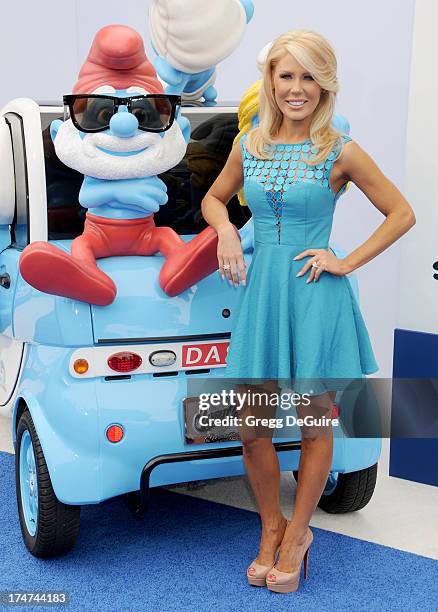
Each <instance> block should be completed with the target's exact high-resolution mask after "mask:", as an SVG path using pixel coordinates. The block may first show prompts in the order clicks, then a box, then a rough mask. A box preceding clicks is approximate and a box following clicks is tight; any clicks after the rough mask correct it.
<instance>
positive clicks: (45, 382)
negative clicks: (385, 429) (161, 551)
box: [18, 345, 380, 504]
mask: <svg viewBox="0 0 438 612" xmlns="http://www.w3.org/2000/svg"><path fill="white" fill-rule="evenodd" d="M71 352H72V351H71V349H62V348H56V347H44V346H41V345H33V346H31V347H30V348H29V355H28V358H27V360H26V366H25V368H24V371H23V375H22V377H21V383H20V388H19V389H18V396H19V397H21V398H23V400H24V401H25V402H26V404H27V406H28V408H29V410H30V412H31V415H32V418H33V420H34V423H35V427H36V430H37V433H38V435H39V438H40V442H41V445H42V448H43V451H44V455H45V458H46V462H47V466H48V469H49V473H50V477H51V479H52V485H53V488H54V491H55V494H56V495H57V497H58V499H59V500H60V501H62V502H64V503H66V504H93V503H99V502H101V501H104V500H106V499H110V498H112V497H116V496H118V495H123V494H125V493H129V492H133V491H139V490H141V491H143V494H145V497H146V498H147V492H148V491H149V488H150V487H156V486H164V485H171V484H177V483H181V482H188V481H195V480H207V479H212V478H221V477H229V476H238V475H241V474H243V473H244V465H243V461H242V445H241V444H240V443H239V442H220V443H219V442H215V443H208V444H199V445H198V444H196V445H193V444H190V445H188V444H186V443H185V438H184V413H183V400H184V398H185V397H186V396H187V380H188V377H187V376H186V374H185V373H184V372H179V373H178V374H177V375H176V376H173V377H169V378H154V377H152V375H148V374H146V375H138V376H133V377H132V378H131V379H130V380H113V381H106V380H105V379H104V378H102V377H101V378H92V379H87V380H77V379H74V378H72V377H71V376H69V374H68V368H69V363H70V357H71ZM213 372H214V373H215V375H219V374H220V372H219V371H218V369H216V370H215V371H214V370H212V371H211V374H210V375H212V374H213ZM112 424H120V425H122V426H123V429H124V432H125V435H124V438H123V439H122V441H121V442H119V443H117V444H112V443H111V442H109V441H108V439H107V438H106V435H105V432H106V430H107V428H108V427H109V426H110V425H112ZM297 440H298V436H295V435H290V436H289V437H288V438H286V439H283V440H280V441H279V439H278V438H277V439H274V442H275V443H276V446H277V448H278V450H280V451H281V452H279V462H280V469H281V470H283V471H286V470H295V469H297V468H298V463H299V457H300V448H301V446H300V442H299V441H297ZM379 453H380V440H346V439H345V438H343V437H336V438H335V440H334V452H333V462H332V470H334V471H339V472H345V471H355V470H358V469H363V468H365V467H369V466H370V465H372V464H373V463H375V462H376V461H377V459H378V456H379Z"/></svg>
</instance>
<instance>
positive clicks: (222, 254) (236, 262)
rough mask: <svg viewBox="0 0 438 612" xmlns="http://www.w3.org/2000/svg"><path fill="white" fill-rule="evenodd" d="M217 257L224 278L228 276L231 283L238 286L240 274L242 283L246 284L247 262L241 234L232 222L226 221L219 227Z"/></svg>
mask: <svg viewBox="0 0 438 612" xmlns="http://www.w3.org/2000/svg"><path fill="white" fill-rule="evenodd" d="M217 258H218V262H219V274H220V275H221V276H222V280H223V279H224V278H225V276H226V277H227V278H228V280H229V282H230V283H234V286H235V287H238V286H239V274H240V279H241V281H242V285H244V286H245V285H246V264H245V260H244V258H243V251H242V246H241V244H240V235H239V232H238V231H237V229H236V228H235V227H234V225H233V224H232V223H226V224H225V225H223V226H221V227H219V228H218V245H217Z"/></svg>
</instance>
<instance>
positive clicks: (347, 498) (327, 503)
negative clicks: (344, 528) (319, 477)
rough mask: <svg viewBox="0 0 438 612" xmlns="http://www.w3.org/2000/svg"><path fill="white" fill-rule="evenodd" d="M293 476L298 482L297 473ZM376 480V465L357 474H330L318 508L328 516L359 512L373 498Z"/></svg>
mask: <svg viewBox="0 0 438 612" xmlns="http://www.w3.org/2000/svg"><path fill="white" fill-rule="evenodd" d="M293 474H294V477H295V480H296V481H297V482H298V478H299V473H298V471H296V470H294V472H293ZM376 479H377V463H375V464H374V465H372V466H371V467H369V468H365V469H364V470H358V471H357V472H349V473H346V474H341V473H338V472H336V473H330V476H329V479H328V480H327V484H326V486H325V489H324V492H323V494H322V495H321V499H320V500H319V502H318V506H319V507H320V508H322V510H325V511H326V512H329V513H330V514H343V513H346V512H356V510H361V509H362V508H364V507H365V506H366V505H367V503H368V502H369V501H370V499H371V498H372V496H373V493H374V489H375V486H376Z"/></svg>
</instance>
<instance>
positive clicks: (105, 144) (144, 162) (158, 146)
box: [54, 119, 186, 180]
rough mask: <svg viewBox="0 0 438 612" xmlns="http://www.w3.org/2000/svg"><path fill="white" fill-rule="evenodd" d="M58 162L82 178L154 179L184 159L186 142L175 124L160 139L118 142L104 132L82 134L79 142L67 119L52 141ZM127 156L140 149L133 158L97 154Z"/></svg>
mask: <svg viewBox="0 0 438 612" xmlns="http://www.w3.org/2000/svg"><path fill="white" fill-rule="evenodd" d="M54 144H55V151H56V155H57V156H58V158H59V159H60V160H61V161H62V162H63V163H64V164H65V165H66V166H68V167H69V168H73V170H77V171H78V172H81V173H82V174H84V175H85V176H92V177H94V178H99V179H107V180H118V179H131V178H143V177H146V176H155V175H157V174H161V173H162V172H166V171H167V170H170V169H171V168H173V167H174V166H176V165H177V164H178V163H179V162H180V161H181V160H182V158H183V157H184V155H185V152H186V141H185V140H184V137H183V135H182V132H181V129H180V127H179V125H178V123H177V122H174V124H173V125H172V127H171V128H170V130H168V131H167V132H165V134H164V137H163V138H161V137H160V136H159V135H158V134H153V133H150V132H141V133H139V134H137V135H135V136H133V137H132V138H118V137H116V136H111V135H108V134H107V133H105V132H98V133H96V134H86V135H85V138H83V139H82V138H81V137H80V135H79V132H78V130H77V129H76V128H75V126H74V125H73V123H72V121H71V120H70V119H69V120H68V121H65V122H64V123H63V124H62V125H61V127H60V128H59V130H58V133H57V135H56V138H55V143H54ZM97 147H102V148H103V149H106V150H108V151H114V152H127V151H137V150H139V151H140V150H141V149H144V148H145V147H147V148H146V149H145V150H144V151H141V152H139V153H136V154H135V155H129V156H118V155H110V154H109V153H105V152H104V151H101V150H100V149H98V148H97Z"/></svg>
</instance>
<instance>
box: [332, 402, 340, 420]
mask: <svg viewBox="0 0 438 612" xmlns="http://www.w3.org/2000/svg"><path fill="white" fill-rule="evenodd" d="M338 417H339V406H337V405H336V404H333V408H332V419H337V418H338Z"/></svg>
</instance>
